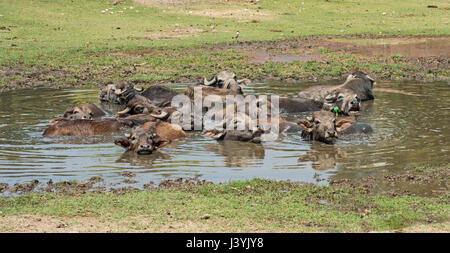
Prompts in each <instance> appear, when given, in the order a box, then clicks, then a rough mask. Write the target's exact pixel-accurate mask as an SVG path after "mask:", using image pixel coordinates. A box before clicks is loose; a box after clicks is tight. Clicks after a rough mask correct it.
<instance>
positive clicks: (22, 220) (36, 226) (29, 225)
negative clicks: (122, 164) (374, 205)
mask: <svg viewBox="0 0 450 253" xmlns="http://www.w3.org/2000/svg"><path fill="white" fill-rule="evenodd" d="M152 223H153V219H152V217H135V218H132V219H127V221H126V222H123V223H118V222H114V221H111V220H108V219H107V218H102V217H53V216H42V215H18V216H0V224H2V225H0V227H3V229H2V230H3V231H4V232H6V233H9V232H13V233H109V232H129V233H148V232H160V233H176V232H178V233H183V232H196V233H201V232H206V231H208V225H207V224H205V222H203V221H200V220H199V221H198V222H192V221H188V222H177V221H174V222H172V223H168V224H164V225H162V226H161V227H158V228H154V227H153V226H152ZM152 227H153V228H152ZM249 228H251V227H249ZM252 230H254V232H259V233H264V232H282V231H264V230H259V229H258V228H256V227H255V228H254V229H252ZM225 231H226V229H224V231H222V232H225ZM217 232H221V231H217ZM316 232H321V231H320V230H318V231H316ZM449 232H450V222H444V223H434V224H421V225H415V226H411V227H406V228H403V229H400V230H390V231H383V233H449Z"/></svg>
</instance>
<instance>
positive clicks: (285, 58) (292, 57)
mask: <svg viewBox="0 0 450 253" xmlns="http://www.w3.org/2000/svg"><path fill="white" fill-rule="evenodd" d="M248 57H249V59H250V61H249V62H253V63H264V62H268V61H272V62H285V63H289V62H294V61H302V62H307V61H322V60H323V59H322V58H321V57H322V56H321V55H320V54H310V55H298V54H278V55H273V54H271V53H270V52H266V51H256V52H255V53H249V54H248Z"/></svg>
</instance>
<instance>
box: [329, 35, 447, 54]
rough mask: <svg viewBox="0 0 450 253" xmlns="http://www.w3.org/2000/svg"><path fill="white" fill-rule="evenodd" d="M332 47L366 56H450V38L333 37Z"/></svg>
mask: <svg viewBox="0 0 450 253" xmlns="http://www.w3.org/2000/svg"><path fill="white" fill-rule="evenodd" d="M325 44H326V47H327V48H330V49H337V50H342V49H343V50H346V51H350V52H352V53H355V54H360V55H366V56H384V57H390V56H395V55H401V56H404V57H407V58H419V57H433V56H445V57H448V56H450V38H449V37H441V38H423V37H422V38H421V37H419V38H401V37H400V38H384V39H383V38H381V39H377V40H372V39H332V40H329V41H328V43H326V42H325Z"/></svg>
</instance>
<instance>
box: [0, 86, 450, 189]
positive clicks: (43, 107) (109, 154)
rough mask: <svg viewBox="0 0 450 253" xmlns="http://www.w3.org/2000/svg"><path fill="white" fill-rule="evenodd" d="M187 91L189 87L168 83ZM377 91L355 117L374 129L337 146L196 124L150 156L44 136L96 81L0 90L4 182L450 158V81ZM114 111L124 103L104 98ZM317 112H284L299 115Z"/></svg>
mask: <svg viewBox="0 0 450 253" xmlns="http://www.w3.org/2000/svg"><path fill="white" fill-rule="evenodd" d="M315 84H316V83H303V84H298V83H297V84H295V83H265V84H253V85H251V86H249V87H247V88H246V89H245V92H246V94H266V95H270V94H278V95H282V96H294V95H295V94H296V93H297V92H298V91H300V90H302V89H305V88H307V87H309V86H311V85H315ZM169 87H172V88H174V89H176V90H178V91H179V92H180V93H181V92H183V90H184V87H185V85H183V84H171V85H169ZM375 95H376V99H375V100H373V101H368V102H363V104H362V110H361V113H360V116H359V117H358V120H359V121H360V122H367V123H369V124H370V125H371V126H372V128H373V129H374V131H373V133H372V134H370V135H349V136H342V138H340V139H339V140H338V141H337V142H336V143H335V144H334V145H327V144H322V143H319V142H308V141H304V140H302V139H301V137H300V136H299V134H288V135H285V136H282V137H281V138H280V139H279V140H277V141H273V142H264V143H263V144H261V145H259V144H250V143H241V142H217V141H215V140H212V139H209V138H207V137H203V136H202V135H201V133H199V132H190V133H188V137H187V138H186V139H183V140H179V141H176V142H173V143H171V144H170V145H169V146H167V147H165V148H163V149H162V150H161V151H159V152H156V153H154V154H152V155H147V156H138V155H134V154H129V153H124V150H123V149H122V148H120V147H118V146H115V145H114V144H113V140H114V137H115V136H109V137H93V138H80V137H64V138H44V137H43V136H42V133H43V131H44V129H45V128H46V127H47V126H48V124H49V121H50V120H51V119H52V118H54V117H57V116H61V114H62V113H63V112H64V111H65V109H66V108H68V107H70V106H72V105H75V104H80V103H86V102H91V103H96V104H99V101H98V89H50V88H39V89H22V90H14V91H10V92H6V93H1V94H0V183H7V184H9V185H10V186H12V185H13V184H15V183H23V182H28V181H31V180H34V179H38V180H39V181H40V182H44V183H45V182H47V181H48V180H50V179H52V181H53V182H58V181H65V180H78V181H85V180H87V179H89V178H91V177H93V176H100V177H103V178H104V179H105V181H104V182H103V184H104V185H105V186H114V187H117V186H120V185H125V183H124V182H123V181H124V179H125V178H124V177H123V176H122V175H121V174H122V173H123V172H132V173H134V174H136V177H134V178H133V180H136V181H137V182H136V183H135V184H133V185H132V186H134V187H138V188H141V187H142V185H143V184H147V183H149V181H153V182H155V183H157V182H159V181H161V180H163V179H168V178H177V177H194V176H199V177H200V179H205V180H208V181H212V182H216V183H218V182H229V181H232V180H241V179H251V178H255V177H258V178H267V179H279V180H287V179H289V180H292V181H303V182H313V183H318V184H327V179H340V178H350V179H354V180H358V179H360V178H363V177H368V176H374V177H381V176H383V174H385V173H388V172H389V173H391V172H394V173H395V172H399V173H400V172H402V171H403V170H405V168H407V167H411V166H415V165H423V164H427V165H434V164H440V165H442V164H448V163H449V161H450V156H449V154H450V85H449V83H447V82H435V83H416V82H379V83H377V86H376V89H375ZM100 106H102V107H103V108H105V109H108V110H111V111H117V110H119V109H120V107H119V108H118V107H117V106H110V105H103V104H100ZM308 115H310V113H300V114H289V115H285V116H286V118H287V119H290V120H298V119H301V118H304V117H306V116H308Z"/></svg>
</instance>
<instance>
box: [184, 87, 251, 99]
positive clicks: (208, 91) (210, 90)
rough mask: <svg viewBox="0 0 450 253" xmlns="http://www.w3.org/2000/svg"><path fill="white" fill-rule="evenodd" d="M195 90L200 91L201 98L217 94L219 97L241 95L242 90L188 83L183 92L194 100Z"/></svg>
mask: <svg viewBox="0 0 450 253" xmlns="http://www.w3.org/2000/svg"><path fill="white" fill-rule="evenodd" d="M195 90H198V91H201V92H202V100H203V99H204V98H205V97H206V96H209V95H217V96H219V97H223V98H224V97H225V96H227V95H233V96H235V95H242V94H243V93H242V90H231V89H220V88H217V87H211V86H203V85H199V86H198V85H188V86H187V87H186V90H185V91H184V94H185V95H186V96H188V97H189V98H190V99H191V100H194V92H195Z"/></svg>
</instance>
